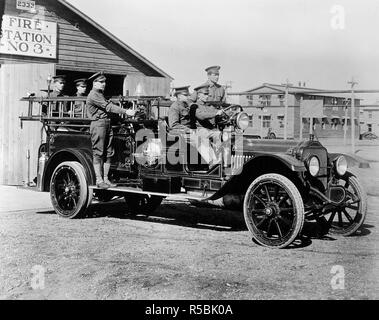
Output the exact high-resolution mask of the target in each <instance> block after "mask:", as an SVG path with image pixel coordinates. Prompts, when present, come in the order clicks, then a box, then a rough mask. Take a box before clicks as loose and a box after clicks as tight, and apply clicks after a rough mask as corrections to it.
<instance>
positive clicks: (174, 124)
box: [168, 86, 191, 133]
mask: <svg viewBox="0 0 379 320" xmlns="http://www.w3.org/2000/svg"><path fill="white" fill-rule="evenodd" d="M188 88H189V86H184V87H177V88H174V90H175V91H174V95H175V97H176V101H174V102H173V103H172V104H171V106H170V109H169V110H168V125H169V128H170V130H171V131H172V132H178V133H180V132H183V133H189V132H190V129H191V128H190V116H189V111H190V109H189V105H188V96H189V90H188Z"/></svg>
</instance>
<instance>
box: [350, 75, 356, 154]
mask: <svg viewBox="0 0 379 320" xmlns="http://www.w3.org/2000/svg"><path fill="white" fill-rule="evenodd" d="M348 84H350V86H351V152H352V153H353V154H354V153H355V121H354V116H355V94H354V86H355V85H356V84H358V82H356V81H355V80H354V77H352V78H351V81H349V82H348Z"/></svg>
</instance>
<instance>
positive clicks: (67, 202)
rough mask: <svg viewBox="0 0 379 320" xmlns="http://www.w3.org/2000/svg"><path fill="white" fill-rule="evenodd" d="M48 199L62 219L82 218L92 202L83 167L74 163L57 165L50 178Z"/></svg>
mask: <svg viewBox="0 0 379 320" xmlns="http://www.w3.org/2000/svg"><path fill="white" fill-rule="evenodd" d="M50 198H51V202H52V204H53V207H54V210H55V212H56V213H57V214H58V215H60V216H61V217H63V218H68V219H73V218H80V217H82V216H83V215H84V214H85V212H86V210H87V208H88V206H89V204H90V203H91V200H92V190H89V189H88V183H87V179H86V175H85V170H84V168H83V166H82V165H81V164H80V163H79V162H76V161H66V162H62V163H61V164H59V165H58V166H57V167H56V168H55V170H54V172H53V175H52V176H51V180H50Z"/></svg>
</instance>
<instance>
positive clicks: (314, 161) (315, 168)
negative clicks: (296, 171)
mask: <svg viewBox="0 0 379 320" xmlns="http://www.w3.org/2000/svg"><path fill="white" fill-rule="evenodd" d="M308 170H309V173H310V174H311V176H312V177H315V176H316V175H317V174H318V172H319V171H320V161H319V160H318V158H317V157H316V156H312V157H310V158H309V160H308Z"/></svg>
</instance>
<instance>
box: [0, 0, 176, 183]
mask: <svg viewBox="0 0 379 320" xmlns="http://www.w3.org/2000/svg"><path fill="white" fill-rule="evenodd" d="M0 18H1V25H2V33H1V34H2V37H1V39H0V148H1V149H0V184H17V185H18V184H21V183H23V182H24V183H27V182H30V181H31V180H32V179H33V178H34V177H35V176H36V167H37V151H38V147H39V145H40V143H41V142H42V139H43V134H42V130H41V124H40V123H24V126H23V129H22V130H21V128H20V121H19V118H18V117H19V116H20V115H22V114H24V115H25V114H26V111H27V104H26V103H25V102H20V101H19V100H20V98H22V97H25V96H26V95H27V93H32V92H33V93H35V94H36V95H37V96H38V95H40V94H41V91H40V90H41V89H46V88H47V78H48V77H49V75H52V76H53V75H54V74H65V75H66V76H67V86H66V92H65V94H67V95H73V94H74V93H75V91H74V90H75V88H74V84H73V80H74V79H77V78H83V77H84V78H88V77H89V76H90V75H92V74H93V73H94V72H98V71H99V70H102V71H104V72H105V73H106V74H107V75H108V79H109V80H108V82H107V88H106V92H105V95H109V96H112V95H121V94H123V95H128V94H129V95H134V94H136V93H138V94H140V95H146V96H158V95H159V96H166V95H168V94H169V90H170V83H171V81H172V78H171V77H170V76H169V75H168V74H167V73H165V72H164V71H163V70H161V69H160V68H158V67H157V66H155V65H154V64H153V63H151V62H150V61H149V60H147V59H146V58H145V57H143V56H142V55H140V54H139V53H138V52H136V51H135V50H133V49H132V48H130V47H129V46H128V45H126V44H125V43H123V42H122V41H121V40H119V39H118V38H116V37H115V36H114V35H112V34H111V33H110V32H108V31H107V30H105V29H104V28H103V27H101V26H100V25H99V24H97V23H96V22H94V21H93V20H92V19H90V18H89V17H88V16H86V15H85V14H84V13H82V12H80V11H79V10H77V9H76V8H75V7H73V6H72V5H71V4H69V3H68V2H66V1H64V0H35V1H29V0H17V1H16V0H1V1H0ZM28 158H29V159H28ZM28 168H29V169H30V170H28Z"/></svg>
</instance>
